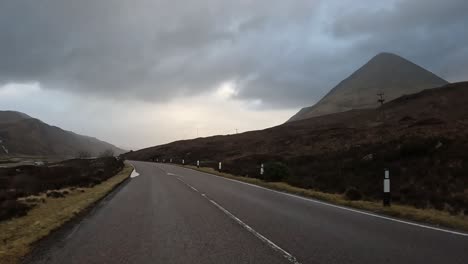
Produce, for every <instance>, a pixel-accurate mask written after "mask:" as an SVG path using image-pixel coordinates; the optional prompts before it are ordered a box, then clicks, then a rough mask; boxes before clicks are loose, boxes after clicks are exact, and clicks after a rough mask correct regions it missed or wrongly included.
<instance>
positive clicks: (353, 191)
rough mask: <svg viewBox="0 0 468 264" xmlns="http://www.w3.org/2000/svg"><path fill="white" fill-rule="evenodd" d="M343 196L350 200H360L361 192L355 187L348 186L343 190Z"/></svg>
mask: <svg viewBox="0 0 468 264" xmlns="http://www.w3.org/2000/svg"><path fill="white" fill-rule="evenodd" d="M345 197H346V199H348V200H351V201H356V200H361V199H362V193H361V192H360V191H359V190H358V189H357V188H356V187H348V188H346V191H345Z"/></svg>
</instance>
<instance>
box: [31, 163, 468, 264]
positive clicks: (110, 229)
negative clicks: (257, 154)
mask: <svg viewBox="0 0 468 264" xmlns="http://www.w3.org/2000/svg"><path fill="white" fill-rule="evenodd" d="M132 164H133V165H134V166H135V167H136V170H137V171H138V172H139V173H140V175H139V176H138V177H135V178H132V179H131V180H130V181H129V182H128V183H127V184H125V185H124V186H123V187H121V188H120V189H119V190H117V191H116V192H115V193H114V194H113V195H111V196H110V197H108V198H107V199H105V200H103V201H102V202H101V203H100V204H99V205H98V206H97V208H96V209H95V210H93V211H92V212H91V213H90V214H89V215H88V216H86V217H85V218H83V219H82V220H81V221H79V222H78V223H75V224H74V225H73V226H71V227H70V228H67V230H66V231H62V232H58V233H57V234H54V235H52V236H51V239H46V240H44V241H43V242H42V243H40V244H39V245H38V247H37V249H36V250H34V251H33V253H32V254H31V255H29V256H28V257H27V258H26V259H25V261H24V262H25V263H60V264H62V263H360V264H365V263H372V264H375V263H468V236H467V235H466V234H464V233H458V232H451V231H444V230H438V229H436V228H431V227H425V226H420V225H417V224H411V223H406V222H399V221H395V220H393V219H388V218H385V217H378V216H374V215H369V214H366V213H362V212H359V211H355V210H347V209H345V208H341V207H336V206H332V205H329V204H325V203H321V202H318V201H314V200H310V199H305V198H300V197H297V196H293V195H288V194H283V193H279V192H275V191H271V190H267V189H264V188H260V187H256V186H253V185H249V184H245V183H240V182H237V181H232V180H228V179H225V178H221V177H217V176H213V175H210V174H206V173H201V172H197V171H193V170H190V169H185V168H181V167H177V166H173V165H168V164H156V163H145V162H136V161H135V162H132Z"/></svg>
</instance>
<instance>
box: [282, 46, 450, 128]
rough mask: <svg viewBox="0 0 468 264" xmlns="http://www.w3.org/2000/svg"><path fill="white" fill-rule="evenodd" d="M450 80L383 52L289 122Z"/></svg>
mask: <svg viewBox="0 0 468 264" xmlns="http://www.w3.org/2000/svg"><path fill="white" fill-rule="evenodd" d="M447 83H448V82H447V81H445V80H444V79H442V78H440V77H438V76H437V75H435V74H433V73H431V72H429V71H427V70H426V69H424V68H422V67H420V66H418V65H416V64H414V63H412V62H410V61H408V60H406V59H404V58H402V57H400V56H398V55H395V54H391V53H380V54H378V55H376V56H375V57H373V58H372V59H371V60H370V61H369V62H367V63H366V64H365V65H364V66H362V67H361V68H360V69H358V70H357V71H355V72H354V73H353V74H351V75H350V76H349V77H348V78H346V79H344V80H343V81H341V82H340V83H339V84H338V85H337V86H335V87H334V88H333V89H332V90H330V92H328V94H326V95H325V96H324V97H323V98H322V99H321V100H320V101H319V102H317V103H316V104H315V105H313V106H310V107H305V108H302V109H301V110H300V111H299V112H298V113H296V114H295V115H294V116H292V117H291V118H290V119H289V120H288V122H290V121H296V120H301V119H306V118H311V117H315V116H321V115H327V114H331V113H337V112H344V111H348V110H351V109H364V108H376V107H378V102H377V94H378V93H384V94H385V99H386V100H387V101H390V100H393V99H395V98H397V97H400V96H402V95H405V94H413V93H416V92H419V91H422V90H424V89H429V88H435V87H439V86H442V85H445V84H447Z"/></svg>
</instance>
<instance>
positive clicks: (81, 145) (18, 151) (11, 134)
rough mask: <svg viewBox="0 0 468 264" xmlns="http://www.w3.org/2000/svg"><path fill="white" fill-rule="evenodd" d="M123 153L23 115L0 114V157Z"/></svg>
mask: <svg viewBox="0 0 468 264" xmlns="http://www.w3.org/2000/svg"><path fill="white" fill-rule="evenodd" d="M109 149H110V150H113V151H114V153H116V154H120V153H123V152H124V151H123V150H122V149H120V148H117V147H115V146H114V145H111V144H109V143H107V142H104V141H101V140H98V139H96V138H92V137H88V136H82V135H78V134H75V133H73V132H71V131H66V130H63V129H61V128H59V127H55V126H50V125H48V124H46V123H44V122H42V121H40V120H38V119H35V118H32V117H30V116H28V115H26V114H23V113H20V112H14V111H0V156H7V155H8V156H16V155H29V156H62V157H70V156H76V155H77V154H78V152H83V151H86V152H89V153H90V154H91V155H93V156H97V155H98V154H99V153H101V152H103V151H105V150H109Z"/></svg>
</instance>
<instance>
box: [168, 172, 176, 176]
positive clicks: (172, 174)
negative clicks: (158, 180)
mask: <svg viewBox="0 0 468 264" xmlns="http://www.w3.org/2000/svg"><path fill="white" fill-rule="evenodd" d="M167 175H171V176H176V175H175V174H174V173H170V172H168V173H167Z"/></svg>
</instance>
